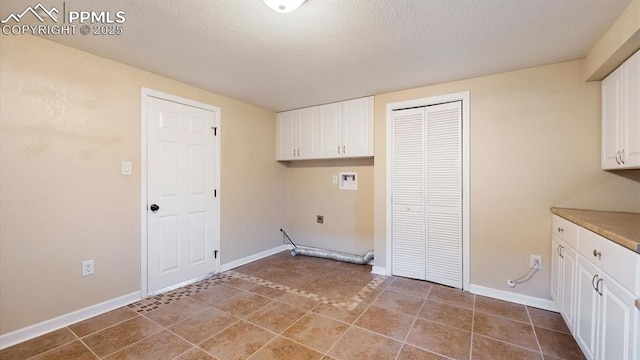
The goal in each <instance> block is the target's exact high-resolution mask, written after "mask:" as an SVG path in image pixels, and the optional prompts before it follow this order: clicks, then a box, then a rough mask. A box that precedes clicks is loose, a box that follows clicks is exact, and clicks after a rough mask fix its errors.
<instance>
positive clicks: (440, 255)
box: [392, 101, 462, 288]
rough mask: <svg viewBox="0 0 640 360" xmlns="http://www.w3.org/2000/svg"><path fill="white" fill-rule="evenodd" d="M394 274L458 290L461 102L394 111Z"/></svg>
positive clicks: (459, 286) (460, 277)
mask: <svg viewBox="0 0 640 360" xmlns="http://www.w3.org/2000/svg"><path fill="white" fill-rule="evenodd" d="M392 139H393V140H392V142H393V144H392V164H393V165H392V166H393V169H392V170H393V177H392V181H393V184H392V189H393V190H392V191H393V193H392V206H393V209H392V214H393V217H392V236H393V239H392V244H393V245H392V251H393V255H392V273H393V274H394V275H399V276H406V277H411V278H416V279H423V280H428V281H433V282H436V283H440V284H444V285H449V286H453V287H457V288H462V103H461V102H459V101H457V102H452V103H446V104H438V105H432V106H427V107H423V108H416V109H407V110H398V111H394V112H393V135H392Z"/></svg>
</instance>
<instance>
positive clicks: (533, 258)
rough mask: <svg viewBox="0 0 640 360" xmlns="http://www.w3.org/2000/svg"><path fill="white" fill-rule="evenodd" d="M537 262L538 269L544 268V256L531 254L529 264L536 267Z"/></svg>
mask: <svg viewBox="0 0 640 360" xmlns="http://www.w3.org/2000/svg"><path fill="white" fill-rule="evenodd" d="M536 262H537V263H538V266H537V269H538V270H540V269H542V256H540V255H531V257H530V258H529V266H531V267H536Z"/></svg>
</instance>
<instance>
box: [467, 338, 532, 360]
mask: <svg viewBox="0 0 640 360" xmlns="http://www.w3.org/2000/svg"><path fill="white" fill-rule="evenodd" d="M471 353H472V359H473V360H513V359H518V360H542V354H541V353H540V352H539V351H533V350H528V349H525V348H522V347H519V346H515V345H511V344H507V343H505V342H502V341H498V340H494V339H491V338H488V337H484V336H482V335H478V334H474V335H473V345H472V349H471Z"/></svg>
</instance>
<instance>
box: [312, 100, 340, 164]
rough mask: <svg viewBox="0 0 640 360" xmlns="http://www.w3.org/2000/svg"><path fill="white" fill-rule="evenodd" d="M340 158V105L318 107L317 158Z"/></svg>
mask: <svg viewBox="0 0 640 360" xmlns="http://www.w3.org/2000/svg"><path fill="white" fill-rule="evenodd" d="M341 156H342V103H341V102H339V103H333V104H326V105H320V107H319V109H318V157H319V158H322V159H326V158H338V157H341Z"/></svg>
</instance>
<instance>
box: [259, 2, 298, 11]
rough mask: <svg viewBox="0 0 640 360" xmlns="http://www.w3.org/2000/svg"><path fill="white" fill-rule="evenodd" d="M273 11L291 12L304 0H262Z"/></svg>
mask: <svg viewBox="0 0 640 360" xmlns="http://www.w3.org/2000/svg"><path fill="white" fill-rule="evenodd" d="M262 1H264V3H265V4H266V5H267V6H268V7H270V8H271V9H272V10H273V11H276V12H279V13H288V12H292V11H294V10H295V9H297V8H299V7H300V5H302V3H303V2H305V1H306V0H262Z"/></svg>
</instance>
